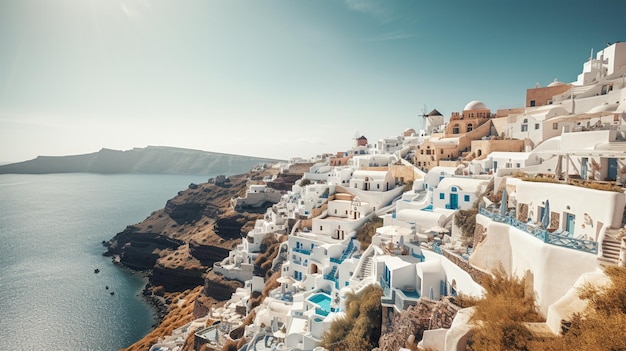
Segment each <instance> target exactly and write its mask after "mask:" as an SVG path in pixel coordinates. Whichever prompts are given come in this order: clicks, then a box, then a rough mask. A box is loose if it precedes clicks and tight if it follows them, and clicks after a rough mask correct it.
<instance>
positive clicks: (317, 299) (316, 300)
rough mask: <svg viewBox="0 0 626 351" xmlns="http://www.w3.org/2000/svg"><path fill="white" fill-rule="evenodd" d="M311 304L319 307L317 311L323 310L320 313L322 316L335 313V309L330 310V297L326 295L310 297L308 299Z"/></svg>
mask: <svg viewBox="0 0 626 351" xmlns="http://www.w3.org/2000/svg"><path fill="white" fill-rule="evenodd" d="M307 301H309V302H310V303H312V304H314V305H317V307H318V308H316V311H317V310H321V311H320V312H325V313H320V314H322V315H328V313H329V312H334V311H333V309H331V308H330V295H328V294H324V293H317V294H313V295H311V296H309V298H308V299H307Z"/></svg>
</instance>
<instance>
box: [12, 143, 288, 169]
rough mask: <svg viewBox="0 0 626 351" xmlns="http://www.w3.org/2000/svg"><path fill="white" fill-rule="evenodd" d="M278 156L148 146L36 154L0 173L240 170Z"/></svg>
mask: <svg viewBox="0 0 626 351" xmlns="http://www.w3.org/2000/svg"><path fill="white" fill-rule="evenodd" d="M277 161H279V160H275V159H269V158H259V157H251V156H241V155H232V154H222V153H216V152H207V151H201V150H192V149H182V148H175V147H167V146H148V147H145V148H133V149H131V150H126V151H121V150H112V149H105V148H103V149H101V150H100V151H98V152H94V153H89V154H82V155H70V156H38V157H37V158H35V159H32V160H29V161H24V162H18V163H11V164H7V165H2V166H0V174H7V173H19V174H44V173H79V172H83V173H103V174H123V173H141V174H197V175H207V174H215V173H216V172H219V173H229V174H239V173H243V172H247V171H249V170H250V169H251V168H253V167H254V166H256V165H258V164H260V163H274V162H277Z"/></svg>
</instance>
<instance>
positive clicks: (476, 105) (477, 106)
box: [463, 100, 488, 111]
mask: <svg viewBox="0 0 626 351" xmlns="http://www.w3.org/2000/svg"><path fill="white" fill-rule="evenodd" d="M469 110H488V108H487V106H485V104H483V103H482V102H480V101H478V100H474V101H470V102H468V103H467V105H465V108H463V111H469Z"/></svg>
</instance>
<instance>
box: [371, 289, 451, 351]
mask: <svg viewBox="0 0 626 351" xmlns="http://www.w3.org/2000/svg"><path fill="white" fill-rule="evenodd" d="M459 309H460V307H459V306H457V305H455V304H454V303H452V301H451V300H450V298H448V297H445V298H444V299H443V300H440V301H433V300H430V299H426V298H424V297H422V298H421V299H420V301H419V302H418V303H417V305H415V306H410V307H409V308H408V309H406V310H404V311H401V312H400V313H395V314H394V313H390V312H389V311H388V310H385V309H383V324H382V336H381V338H380V341H379V345H380V347H379V350H381V351H395V350H399V349H400V348H402V347H405V348H408V349H415V345H416V344H417V343H418V342H419V341H420V340H421V339H422V335H423V334H424V330H430V329H439V328H450V325H452V320H453V319H454V316H456V313H457V312H458V310H459ZM412 340H414V344H411V341H412Z"/></svg>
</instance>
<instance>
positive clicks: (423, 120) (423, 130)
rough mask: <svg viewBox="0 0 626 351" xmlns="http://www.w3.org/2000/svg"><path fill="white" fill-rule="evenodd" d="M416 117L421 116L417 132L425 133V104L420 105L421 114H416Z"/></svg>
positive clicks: (426, 112) (426, 115) (426, 116)
mask: <svg viewBox="0 0 626 351" xmlns="http://www.w3.org/2000/svg"><path fill="white" fill-rule="evenodd" d="M417 116H418V117H422V118H421V119H420V127H419V128H420V131H419V132H418V133H419V134H422V132H424V133H426V119H427V118H428V110H427V109H426V104H424V106H423V107H422V114H421V115H417Z"/></svg>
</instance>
